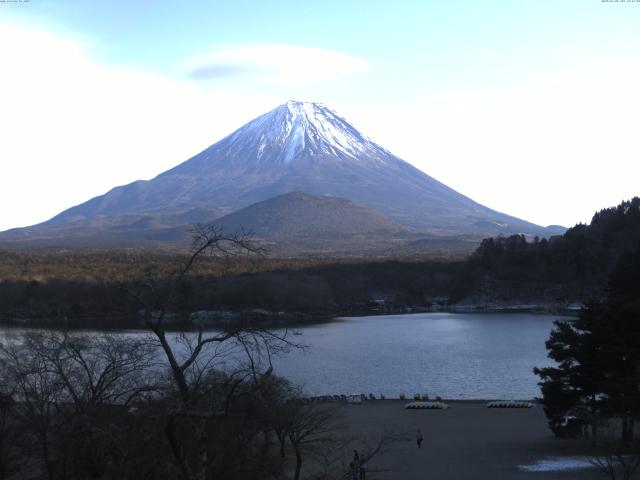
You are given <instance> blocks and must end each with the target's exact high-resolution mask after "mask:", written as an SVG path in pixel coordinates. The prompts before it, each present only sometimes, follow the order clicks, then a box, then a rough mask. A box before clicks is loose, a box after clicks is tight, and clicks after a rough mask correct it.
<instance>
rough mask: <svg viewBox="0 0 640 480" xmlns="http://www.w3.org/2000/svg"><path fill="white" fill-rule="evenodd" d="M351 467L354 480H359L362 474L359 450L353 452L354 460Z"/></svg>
mask: <svg viewBox="0 0 640 480" xmlns="http://www.w3.org/2000/svg"><path fill="white" fill-rule="evenodd" d="M349 466H350V467H351V476H352V477H353V480H358V477H359V474H360V455H359V454H358V450H354V451H353V458H352V459H351V463H350V464H349Z"/></svg>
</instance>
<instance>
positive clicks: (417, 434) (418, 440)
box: [416, 429, 424, 448]
mask: <svg viewBox="0 0 640 480" xmlns="http://www.w3.org/2000/svg"><path fill="white" fill-rule="evenodd" d="M423 438H424V437H423V436H422V432H421V431H420V429H418V431H417V432H416V443H417V444H418V448H422V439H423Z"/></svg>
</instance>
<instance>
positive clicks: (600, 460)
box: [587, 428, 640, 480]
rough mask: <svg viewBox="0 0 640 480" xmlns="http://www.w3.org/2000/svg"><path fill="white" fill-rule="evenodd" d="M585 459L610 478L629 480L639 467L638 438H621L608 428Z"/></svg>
mask: <svg viewBox="0 0 640 480" xmlns="http://www.w3.org/2000/svg"><path fill="white" fill-rule="evenodd" d="M587 459H588V460H589V462H590V463H591V464H592V465H593V466H595V467H597V468H598V469H599V470H600V471H601V472H602V473H603V474H604V475H606V476H607V477H609V478H610V479H611V480H618V479H620V480H629V479H631V478H632V477H633V475H634V474H635V472H636V471H638V469H639V468H640V438H625V439H621V438H619V435H618V434H617V433H616V432H613V431H612V429H611V428H608V429H606V430H604V431H602V432H601V433H600V435H599V439H598V444H597V446H596V447H595V448H594V451H593V453H592V454H591V455H589V456H588V457H587Z"/></svg>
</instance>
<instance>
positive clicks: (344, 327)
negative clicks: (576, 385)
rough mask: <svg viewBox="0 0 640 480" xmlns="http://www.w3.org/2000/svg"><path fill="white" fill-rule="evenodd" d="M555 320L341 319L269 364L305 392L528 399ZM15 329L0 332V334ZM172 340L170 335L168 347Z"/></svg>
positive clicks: (307, 332) (312, 329)
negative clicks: (534, 368) (423, 394)
mask: <svg viewBox="0 0 640 480" xmlns="http://www.w3.org/2000/svg"><path fill="white" fill-rule="evenodd" d="M558 318H561V317H558V316H550V315H532V314H505V313H502V314H453V313H426V314H413V315H391V316H375V317H352V318H343V319H338V320H336V321H334V322H330V323H324V324H318V325H313V326H307V327H300V328H298V329H297V332H299V333H300V335H297V336H294V337H292V339H293V340H294V341H296V342H298V343H301V344H304V345H307V346H308V348H306V349H304V350H293V351H291V352H290V353H289V354H287V355H285V356H282V357H277V358H275V359H274V362H273V363H274V367H275V372H276V373H278V374H280V375H283V376H285V377H287V378H289V379H290V380H293V381H294V382H295V383H296V384H298V385H300V386H302V388H303V389H304V391H305V392H306V393H307V394H309V395H319V394H352V393H366V394H369V393H374V394H376V395H379V394H381V393H382V394H384V395H385V396H387V397H395V398H397V397H398V395H399V394H400V393H404V394H406V395H408V396H413V394H414V393H428V394H429V395H431V396H441V397H443V398H449V399H498V398H502V399H529V398H533V397H536V396H540V391H539V388H538V385H537V382H538V377H536V376H535V375H534V374H533V371H532V370H533V367H534V366H545V365H550V364H551V361H550V360H549V359H548V358H547V354H546V350H545V346H544V342H545V340H546V339H547V338H548V336H549V331H550V330H551V328H552V326H553V325H552V324H553V320H555V319H558ZM18 331H19V329H18V330H15V329H0V336H4V335H7V334H9V333H10V332H13V333H16V332H18ZM86 333H87V334H95V333H96V332H86ZM126 334H127V335H148V333H143V332H132V331H129V332H126ZM187 335H193V334H187ZM176 338H177V336H175V335H174V336H172V341H173V342H174V343H175V342H177V340H176ZM178 344H179V343H178ZM180 345H181V346H180V347H179V350H180V349H182V350H184V345H182V344H180ZM226 348H228V347H225V348H222V349H221V350H220V351H218V352H217V353H218V354H219V355H220V356H219V357H218V358H219V359H222V358H233V357H235V358H240V356H239V355H237V352H235V353H234V352H232V351H229V350H226V351H225V349H226ZM213 353H214V352H213V351H211V350H210V351H209V354H213ZM203 358H204V357H203ZM241 358H245V357H244V355H242V357H241ZM216 363H217V362H216ZM162 365H164V363H162ZM218 365H219V363H218Z"/></svg>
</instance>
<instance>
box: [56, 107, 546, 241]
mask: <svg viewBox="0 0 640 480" xmlns="http://www.w3.org/2000/svg"><path fill="white" fill-rule="evenodd" d="M296 191H299V192H306V193H308V194H312V195H320V196H332V197H341V198H346V199H349V200H351V201H354V202H357V203H359V204H362V205H364V206H365V207H368V208H370V209H373V210H375V211H377V212H379V213H382V214H384V215H386V216H388V217H390V218H391V219H392V220H394V221H395V222H398V223H400V224H403V225H405V226H409V227H413V228H415V229H419V230H421V231H424V232H428V233H429V234H432V235H458V234H464V235H482V236H488V235H495V234H510V233H530V234H533V235H541V236H543V235H545V234H547V232H546V231H545V230H544V229H543V228H542V227H539V226H537V225H533V224H531V223H529V222H526V221H523V220H520V219H517V218H514V217H511V216H508V215H505V214H503V213H500V212H496V211H494V210H491V209H489V208H486V207H484V206H482V205H480V204H478V203H476V202H474V201H473V200H471V199H469V198H468V197H465V196H464V195H462V194H460V193H458V192H456V191H455V190H453V189H451V188H449V187H447V186H446V185H444V184H442V183H440V182H438V181H437V180H435V179H434V178H432V177H430V176H428V175H427V174H425V173H424V172H422V171H420V170H418V169H417V168H415V167H413V166H412V165H410V164H409V163H407V162H405V161H404V160H401V159H400V158H398V157H396V156H395V155H393V154H391V153H390V152H388V151H387V150H385V149H384V148H382V147H380V146H379V145H377V144H376V143H374V142H373V141H371V140H370V139H368V138H367V137H365V136H364V135H362V134H361V133H360V132H358V130H356V129H355V128H354V127H353V126H351V125H350V124H349V123H348V122H347V121H346V120H345V119H344V118H342V117H340V116H339V115H338V114H336V113H335V112H334V111H332V110H330V109H329V108H327V107H325V106H324V105H322V104H320V103H311V102H297V101H289V102H287V103H285V104H283V105H280V106H279V107H276V108H275V109H273V110H271V111H270V112H267V113H265V114H264V115H261V116H259V117H258V118H256V119H254V120H252V121H250V122H249V123H247V124H246V125H244V126H243V127H240V128H239V129H238V130H236V131H235V132H233V133H232V134H230V135H228V136H227V137H225V138H223V139H222V140H220V141H219V142H217V143H215V144H213V145H211V146H210V147H209V148H207V149H205V150H203V151H202V152H200V153H199V154H197V155H195V156H194V157H192V158H191V159H189V160H187V161H186V162H183V163H181V164H180V165H178V166H176V167H174V168H172V169H171V170H168V171H166V172H164V173H162V174H160V175H158V176H157V177H156V178H154V179H152V180H149V181H137V182H134V183H131V184H129V185H125V186H121V187H117V188H114V189H112V190H111V191H110V192H108V193H106V194H105V195H102V196H99V197H95V198H93V199H91V200H89V201H87V202H85V203H83V204H81V205H78V206H76V207H73V208H70V209H68V210H66V211H64V212H62V213H61V214H59V215H58V216H56V217H54V218H53V219H51V220H49V221H48V222H45V225H47V226H49V227H50V226H56V228H58V227H57V226H60V225H64V224H65V223H69V222H73V221H87V222H92V221H97V222H101V223H104V222H107V223H108V224H109V225H118V224H121V223H122V222H132V221H133V220H132V219H134V218H135V219H136V220H135V221H136V222H138V221H140V222H142V223H141V225H142V224H145V222H147V220H148V219H149V218H152V219H156V220H158V219H162V223H163V224H166V223H167V222H177V221H182V222H193V221H211V220H213V219H214V218H216V217H219V216H221V215H224V214H227V213H231V212H234V211H237V210H238V209H241V208H243V207H247V206H249V205H251V204H254V203H256V202H261V201H263V200H266V199H269V198H272V197H276V196H278V195H283V194H286V193H290V192H296ZM141 218H142V219H143V220H140V219H141ZM176 219H177V220H176ZM158 221H159V220H158ZM310 221H311V220H310ZM61 228H62V227H61Z"/></svg>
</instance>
